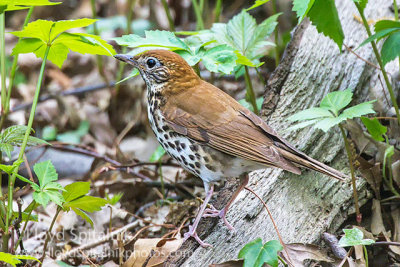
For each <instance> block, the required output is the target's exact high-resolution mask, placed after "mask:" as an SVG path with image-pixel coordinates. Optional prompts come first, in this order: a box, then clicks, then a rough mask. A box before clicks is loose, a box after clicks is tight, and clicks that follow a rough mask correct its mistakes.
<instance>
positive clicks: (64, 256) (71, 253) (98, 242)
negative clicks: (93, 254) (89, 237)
mask: <svg viewBox="0 0 400 267" xmlns="http://www.w3.org/2000/svg"><path fill="white" fill-rule="evenodd" d="M139 223H140V220H136V221H134V222H132V223H130V224H127V225H125V226H124V227H122V228H120V229H118V230H115V231H113V232H111V233H109V234H108V235H106V236H104V237H103V238H100V239H99V240H96V241H94V242H92V243H87V244H84V245H81V246H79V247H77V248H74V249H71V250H70V251H68V252H66V253H64V254H62V255H61V256H59V257H57V259H60V260H67V259H68V258H71V257H73V256H74V255H76V254H77V253H78V252H80V251H83V250H87V249H91V248H94V247H97V246H99V245H101V244H103V243H106V242H107V241H109V240H111V239H113V238H115V237H116V236H117V235H118V234H120V233H123V232H125V231H128V230H130V229H132V228H134V227H136V226H138V225H139Z"/></svg>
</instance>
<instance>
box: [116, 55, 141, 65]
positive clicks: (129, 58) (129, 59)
mask: <svg viewBox="0 0 400 267" xmlns="http://www.w3.org/2000/svg"><path fill="white" fill-rule="evenodd" d="M114 57H115V58H116V59H118V60H121V61H123V62H125V63H128V64H130V65H132V66H134V67H137V66H138V63H137V61H136V60H134V59H133V57H132V56H131V55H124V54H117V55H115V56H114Z"/></svg>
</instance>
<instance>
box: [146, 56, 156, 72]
mask: <svg viewBox="0 0 400 267" xmlns="http://www.w3.org/2000/svg"><path fill="white" fill-rule="evenodd" d="M146 65H147V67H148V68H149V69H152V68H154V67H155V66H156V65H157V59H155V58H153V57H151V58H148V59H147V60H146Z"/></svg>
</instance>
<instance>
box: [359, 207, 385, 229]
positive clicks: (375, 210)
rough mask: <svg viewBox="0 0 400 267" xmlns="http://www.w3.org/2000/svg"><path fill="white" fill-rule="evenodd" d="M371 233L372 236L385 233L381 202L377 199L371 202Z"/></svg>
mask: <svg viewBox="0 0 400 267" xmlns="http://www.w3.org/2000/svg"><path fill="white" fill-rule="evenodd" d="M371 232H372V234H373V235H379V234H380V233H382V232H386V229H385V226H384V225H383V219H382V211H381V202H380V201H379V200H377V199H373V200H372V216H371ZM364 236H365V235H364Z"/></svg>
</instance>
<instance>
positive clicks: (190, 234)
mask: <svg viewBox="0 0 400 267" xmlns="http://www.w3.org/2000/svg"><path fill="white" fill-rule="evenodd" d="M190 237H193V238H194V239H195V240H196V241H197V243H199V244H200V246H202V247H203V248H206V247H212V245H211V244H208V243H206V242H204V241H203V240H201V239H200V237H199V236H198V235H197V232H196V230H195V229H193V226H192V225H189V232H187V233H184V234H183V242H185V241H186V240H188V239H189V238H190Z"/></svg>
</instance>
